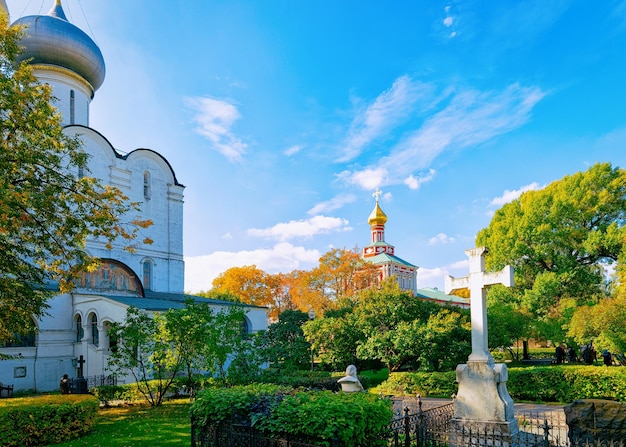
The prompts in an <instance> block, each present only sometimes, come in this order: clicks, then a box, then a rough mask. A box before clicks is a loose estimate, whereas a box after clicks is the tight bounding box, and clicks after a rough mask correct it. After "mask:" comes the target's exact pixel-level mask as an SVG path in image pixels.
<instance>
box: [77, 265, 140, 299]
mask: <svg viewBox="0 0 626 447" xmlns="http://www.w3.org/2000/svg"><path fill="white" fill-rule="evenodd" d="M74 286H75V288H76V290H77V291H78V292H81V293H101V294H115V295H132V296H140V297H145V294H144V288H143V285H142V283H141V280H140V279H139V276H137V274H136V273H135V272H134V271H133V269H131V268H130V267H129V266H127V265H126V264H124V263H123V262H120V261H118V260H115V259H109V258H101V259H100V265H99V266H98V268H97V269H96V270H95V271H93V272H83V273H81V275H80V277H79V278H78V279H77V280H76V281H75V282H74Z"/></svg>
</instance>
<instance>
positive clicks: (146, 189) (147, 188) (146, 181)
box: [143, 171, 152, 200]
mask: <svg viewBox="0 0 626 447" xmlns="http://www.w3.org/2000/svg"><path fill="white" fill-rule="evenodd" d="M151 192H152V191H151V185H150V173H149V172H148V171H144V173H143V198H144V199H146V200H150V194H151Z"/></svg>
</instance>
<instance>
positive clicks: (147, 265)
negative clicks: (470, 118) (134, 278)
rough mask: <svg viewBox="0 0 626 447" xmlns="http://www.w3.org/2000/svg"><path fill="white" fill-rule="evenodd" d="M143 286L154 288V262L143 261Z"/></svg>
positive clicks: (149, 288) (148, 288)
mask: <svg viewBox="0 0 626 447" xmlns="http://www.w3.org/2000/svg"><path fill="white" fill-rule="evenodd" d="M143 288H144V289H146V290H152V262H150V261H143Z"/></svg>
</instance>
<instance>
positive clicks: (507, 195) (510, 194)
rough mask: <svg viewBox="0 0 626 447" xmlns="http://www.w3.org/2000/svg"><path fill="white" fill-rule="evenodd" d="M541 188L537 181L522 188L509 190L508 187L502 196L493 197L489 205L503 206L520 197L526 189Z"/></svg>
mask: <svg viewBox="0 0 626 447" xmlns="http://www.w3.org/2000/svg"><path fill="white" fill-rule="evenodd" d="M540 188H541V187H540V186H539V184H538V183H537V182H533V183H531V184H529V185H526V186H522V187H521V188H520V189H515V190H513V191H509V190H508V189H506V190H505V191H504V193H503V194H502V195H501V196H500V197H495V198H493V199H492V200H491V202H489V206H502V205H504V204H507V203H509V202H512V201H513V200H515V199H517V198H519V196H521V195H522V194H523V193H525V192H526V191H535V190H537V189H540Z"/></svg>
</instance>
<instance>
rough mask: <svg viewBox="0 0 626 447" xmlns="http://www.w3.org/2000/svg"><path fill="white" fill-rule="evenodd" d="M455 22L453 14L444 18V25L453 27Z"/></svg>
mask: <svg viewBox="0 0 626 447" xmlns="http://www.w3.org/2000/svg"><path fill="white" fill-rule="evenodd" d="M453 23H454V17H452V16H448V17H446V18H445V19H443V25H444V26H445V27H447V28H449V27H451V26H452V24H453Z"/></svg>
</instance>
